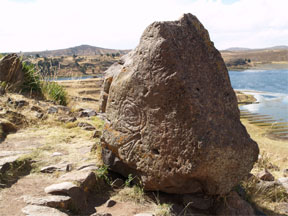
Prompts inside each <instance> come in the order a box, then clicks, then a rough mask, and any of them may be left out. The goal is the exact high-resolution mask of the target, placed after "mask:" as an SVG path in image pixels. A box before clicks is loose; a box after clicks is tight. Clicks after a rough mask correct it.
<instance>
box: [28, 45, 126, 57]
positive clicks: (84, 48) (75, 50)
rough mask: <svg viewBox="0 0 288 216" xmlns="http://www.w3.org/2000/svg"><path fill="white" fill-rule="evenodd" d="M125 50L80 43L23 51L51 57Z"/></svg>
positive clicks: (110, 52) (123, 51) (92, 54)
mask: <svg viewBox="0 0 288 216" xmlns="http://www.w3.org/2000/svg"><path fill="white" fill-rule="evenodd" d="M127 52H128V51H127V50H117V49H106V48H101V47H94V46H89V45H81V46H76V47H71V48H68V49H59V50H47V51H39V52H24V53H23V54H24V55H25V56H29V55H33V56H36V55H37V56H42V57H48V56H50V57H52V56H73V55H77V56H94V55H101V54H103V55H104V54H110V55H112V54H115V55H116V54H117V55H121V54H125V53H127Z"/></svg>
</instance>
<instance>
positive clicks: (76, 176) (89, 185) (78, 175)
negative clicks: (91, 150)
mask: <svg viewBox="0 0 288 216" xmlns="http://www.w3.org/2000/svg"><path fill="white" fill-rule="evenodd" d="M60 179H61V180H63V181H73V182H78V183H79V185H80V187H81V188H82V189H83V190H84V192H89V191H91V190H92V189H93V188H94V186H95V185H96V184H99V182H98V179H96V175H95V173H94V172H91V171H83V170H81V171H76V172H71V173H67V174H65V175H63V176H61V177H60ZM99 181H100V180H99Z"/></svg>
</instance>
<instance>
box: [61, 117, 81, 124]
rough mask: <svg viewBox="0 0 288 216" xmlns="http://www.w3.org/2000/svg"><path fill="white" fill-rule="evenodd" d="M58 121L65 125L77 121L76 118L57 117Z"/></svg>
mask: <svg viewBox="0 0 288 216" xmlns="http://www.w3.org/2000/svg"><path fill="white" fill-rule="evenodd" d="M58 121H61V122H65V123H67V122H75V121H77V118H76V117H59V118H58Z"/></svg>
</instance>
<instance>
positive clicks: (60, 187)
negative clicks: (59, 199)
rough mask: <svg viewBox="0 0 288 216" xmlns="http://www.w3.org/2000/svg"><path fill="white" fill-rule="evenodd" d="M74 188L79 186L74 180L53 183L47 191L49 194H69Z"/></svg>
mask: <svg viewBox="0 0 288 216" xmlns="http://www.w3.org/2000/svg"><path fill="white" fill-rule="evenodd" d="M73 188H77V186H76V185H75V184H73V183H72V182H62V183H59V184H53V185H50V186H48V187H46V188H45V193H48V194H69V193H68V192H69V191H70V190H72V189H73Z"/></svg>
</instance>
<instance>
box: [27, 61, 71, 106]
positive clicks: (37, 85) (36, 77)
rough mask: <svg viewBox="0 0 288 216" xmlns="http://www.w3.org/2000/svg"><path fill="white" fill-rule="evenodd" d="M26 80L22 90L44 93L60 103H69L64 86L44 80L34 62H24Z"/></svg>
mask: <svg viewBox="0 0 288 216" xmlns="http://www.w3.org/2000/svg"><path fill="white" fill-rule="evenodd" d="M22 70H23V72H24V82H23V85H22V91H23V92H28V93H30V94H38V95H42V96H44V97H45V98H47V99H50V100H52V101H54V102H56V103H58V104H60V105H64V106H65V105H67V94H66V92H65V90H64V88H63V87H62V86H60V85H59V84H58V83H56V82H53V81H47V80H44V81H43V80H42V79H41V76H40V74H39V73H38V72H37V71H36V69H35V66H34V65H33V64H27V63H25V62H23V64H22Z"/></svg>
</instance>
